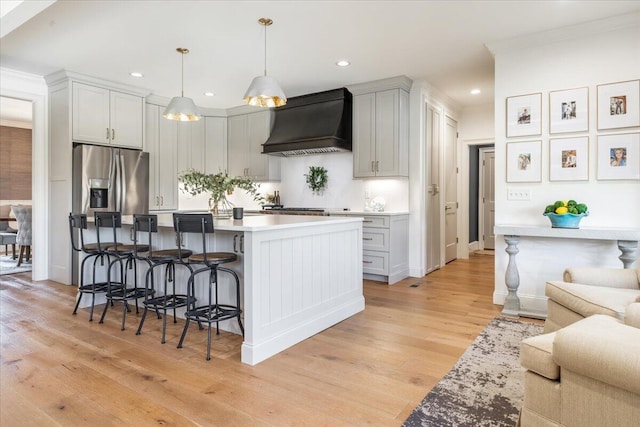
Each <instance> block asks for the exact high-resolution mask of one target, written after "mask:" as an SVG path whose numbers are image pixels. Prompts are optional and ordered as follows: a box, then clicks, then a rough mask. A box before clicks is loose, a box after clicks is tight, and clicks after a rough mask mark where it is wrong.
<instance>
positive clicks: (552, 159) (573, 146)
mask: <svg viewBox="0 0 640 427" xmlns="http://www.w3.org/2000/svg"><path fill="white" fill-rule="evenodd" d="M587 180H589V137H587V136H582V137H577V138H558V139H551V140H549V181H587Z"/></svg>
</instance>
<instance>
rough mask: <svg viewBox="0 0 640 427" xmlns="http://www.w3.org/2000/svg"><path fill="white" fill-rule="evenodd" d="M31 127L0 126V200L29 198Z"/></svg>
mask: <svg viewBox="0 0 640 427" xmlns="http://www.w3.org/2000/svg"><path fill="white" fill-rule="evenodd" d="M31 145H32V143H31V129H22V128H15V127H9V126H0V200H31Z"/></svg>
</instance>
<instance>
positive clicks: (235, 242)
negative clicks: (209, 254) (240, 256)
mask: <svg viewBox="0 0 640 427" xmlns="http://www.w3.org/2000/svg"><path fill="white" fill-rule="evenodd" d="M237 243H238V235H237V234H234V235H233V252H235V253H238V248H237Z"/></svg>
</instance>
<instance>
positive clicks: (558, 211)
mask: <svg viewBox="0 0 640 427" xmlns="http://www.w3.org/2000/svg"><path fill="white" fill-rule="evenodd" d="M567 212H569V209H567V208H566V207H565V206H560V207H559V208H558V209H556V213H557V214H559V215H562V214H566V213H567Z"/></svg>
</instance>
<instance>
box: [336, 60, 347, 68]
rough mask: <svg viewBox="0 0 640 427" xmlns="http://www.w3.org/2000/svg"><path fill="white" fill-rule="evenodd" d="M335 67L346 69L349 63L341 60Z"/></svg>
mask: <svg viewBox="0 0 640 427" xmlns="http://www.w3.org/2000/svg"><path fill="white" fill-rule="evenodd" d="M336 65H337V66H338V67H348V66H349V65H351V62H349V61H347V60H346V59H341V60H340V61H338V62H336Z"/></svg>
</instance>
